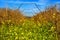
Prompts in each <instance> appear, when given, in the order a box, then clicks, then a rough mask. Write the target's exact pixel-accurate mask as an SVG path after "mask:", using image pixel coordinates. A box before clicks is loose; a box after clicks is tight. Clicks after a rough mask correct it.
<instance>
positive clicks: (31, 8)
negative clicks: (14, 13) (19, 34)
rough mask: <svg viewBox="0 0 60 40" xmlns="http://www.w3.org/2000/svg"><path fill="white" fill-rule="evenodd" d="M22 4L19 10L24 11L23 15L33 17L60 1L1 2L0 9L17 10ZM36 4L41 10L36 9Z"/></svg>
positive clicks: (4, 0) (15, 0) (11, 0)
mask: <svg viewBox="0 0 60 40" xmlns="http://www.w3.org/2000/svg"><path fill="white" fill-rule="evenodd" d="M22 3H23V5H22V6H21V7H20V9H19V10H21V11H22V13H23V15H25V16H33V15H35V14H36V13H38V12H40V11H43V10H44V9H45V8H46V7H48V6H50V5H55V4H56V3H60V0H7V1H6V0H0V8H6V7H8V8H10V9H17V8H18V7H19V6H20V5H21V4H22ZM28 3H30V4H28ZM31 3H33V4H31ZM35 4H36V5H37V6H38V8H39V9H40V10H39V9H38V8H37V7H36V5H35ZM6 5H7V6H6Z"/></svg>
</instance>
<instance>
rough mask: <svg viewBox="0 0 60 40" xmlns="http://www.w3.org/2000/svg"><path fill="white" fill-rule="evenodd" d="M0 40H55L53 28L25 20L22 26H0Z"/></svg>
mask: <svg viewBox="0 0 60 40" xmlns="http://www.w3.org/2000/svg"><path fill="white" fill-rule="evenodd" d="M0 40H56V33H55V26H54V24H53V23H52V22H48V24H44V23H39V22H38V23H37V24H36V23H35V22H34V21H31V20H26V21H25V22H24V23H23V24H20V25H15V24H2V25H0Z"/></svg>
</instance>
